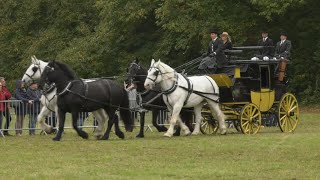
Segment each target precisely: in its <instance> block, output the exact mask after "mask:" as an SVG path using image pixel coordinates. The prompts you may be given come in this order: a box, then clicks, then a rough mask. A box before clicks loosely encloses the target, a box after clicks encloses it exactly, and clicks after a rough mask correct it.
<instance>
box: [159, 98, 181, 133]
mask: <svg viewBox="0 0 320 180" xmlns="http://www.w3.org/2000/svg"><path fill="white" fill-rule="evenodd" d="M178 103H179V102H178ZM181 109H182V106H181V105H177V104H176V105H175V106H174V107H173V109H171V108H170V111H171V112H172V113H171V114H172V115H171V119H170V126H169V129H168V131H167V132H166V133H165V134H164V135H163V136H165V137H172V135H173V131H174V126H175V125H176V123H177V120H178V119H179V114H180V111H181Z"/></svg>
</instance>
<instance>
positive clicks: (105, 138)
mask: <svg viewBox="0 0 320 180" xmlns="http://www.w3.org/2000/svg"><path fill="white" fill-rule="evenodd" d="M108 139H109V136H102V138H100V139H99V140H108Z"/></svg>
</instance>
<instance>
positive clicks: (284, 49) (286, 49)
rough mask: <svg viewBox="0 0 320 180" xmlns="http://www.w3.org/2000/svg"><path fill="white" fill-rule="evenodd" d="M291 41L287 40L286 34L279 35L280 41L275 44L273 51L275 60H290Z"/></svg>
mask: <svg viewBox="0 0 320 180" xmlns="http://www.w3.org/2000/svg"><path fill="white" fill-rule="evenodd" d="M291 47H292V46H291V41H289V40H287V33H286V32H281V33H280V41H279V42H278V43H277V46H276V49H275V55H274V56H275V58H276V59H279V58H281V59H290V54H291V53H290V51H291Z"/></svg>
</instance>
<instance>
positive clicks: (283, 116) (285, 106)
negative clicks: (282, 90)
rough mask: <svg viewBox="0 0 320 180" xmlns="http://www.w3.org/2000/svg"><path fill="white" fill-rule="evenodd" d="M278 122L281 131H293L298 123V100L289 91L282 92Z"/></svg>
mask: <svg viewBox="0 0 320 180" xmlns="http://www.w3.org/2000/svg"><path fill="white" fill-rule="evenodd" d="M278 122H279V126H280V129H281V131H282V132H293V131H294V130H295V129H296V127H297V125H298V122H299V106H298V101H297V99H296V97H295V96H294V95H293V94H291V93H286V94H284V95H283V96H282V98H281V100H280V102H279V109H278Z"/></svg>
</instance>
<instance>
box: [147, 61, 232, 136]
mask: <svg viewBox="0 0 320 180" xmlns="http://www.w3.org/2000/svg"><path fill="white" fill-rule="evenodd" d="M157 83H159V84H160V86H161V89H162V93H163V94H164V96H163V100H164V102H165V103H166V105H167V107H168V109H169V111H170V112H171V114H172V115H171V120H170V127H169V129H168V131H167V132H166V133H165V134H164V136H167V137H171V136H172V135H173V130H174V126H175V124H176V123H177V122H178V123H179V125H180V127H181V128H182V129H183V130H184V131H185V134H190V131H189V129H188V128H187V126H186V125H185V124H184V123H183V122H182V121H181V119H180V117H179V113H180V111H181V109H182V107H186V108H190V107H193V108H194V113H195V121H196V125H195V128H194V131H193V132H192V134H193V135H197V134H199V132H200V125H201V121H202V116H201V109H202V107H203V105H204V104H205V103H207V104H208V106H209V107H210V109H211V112H212V113H213V116H214V117H215V118H216V119H217V120H218V121H219V129H220V133H221V134H226V126H225V123H224V121H225V115H224V114H223V112H222V111H221V109H220V106H219V103H218V101H219V87H218V86H217V84H216V82H215V81H214V80H213V79H211V78H210V77H209V76H192V77H188V78H187V77H185V76H183V75H181V74H179V73H177V72H176V71H175V70H174V69H173V68H171V67H170V66H168V65H166V64H164V63H162V62H161V61H160V60H159V61H158V62H155V61H154V60H153V59H152V61H151V66H150V69H149V71H148V76H147V79H146V81H145V83H144V86H145V88H147V89H152V88H153V87H154V86H155V84H157Z"/></svg>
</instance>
